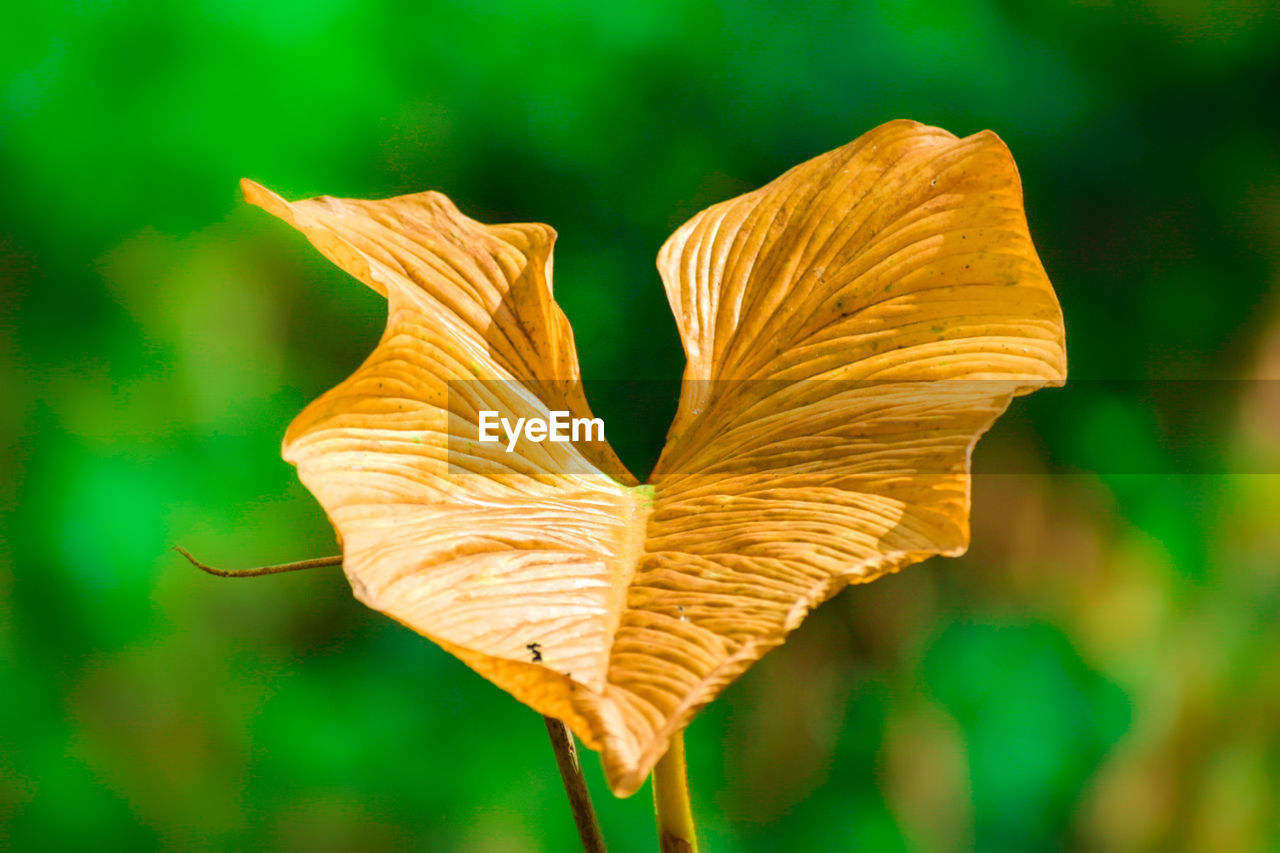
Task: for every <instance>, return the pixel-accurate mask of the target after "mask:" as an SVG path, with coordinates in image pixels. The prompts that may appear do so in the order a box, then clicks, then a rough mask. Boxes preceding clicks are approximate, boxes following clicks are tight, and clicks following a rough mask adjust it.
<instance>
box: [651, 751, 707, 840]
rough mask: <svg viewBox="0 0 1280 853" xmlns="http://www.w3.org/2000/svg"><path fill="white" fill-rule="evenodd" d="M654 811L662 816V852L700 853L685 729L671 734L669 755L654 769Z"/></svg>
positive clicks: (659, 824)
mask: <svg viewBox="0 0 1280 853" xmlns="http://www.w3.org/2000/svg"><path fill="white" fill-rule="evenodd" d="M653 810H654V812H655V813H656V815H657V818H658V849H659V850H661V851H662V853H698V836H697V833H696V831H695V830H694V828H693V809H692V807H691V806H690V805H689V777H688V772H687V770H686V769H685V762H684V732H683V731H679V732H676V733H675V734H674V735H672V736H671V744H670V745H669V746H668V747H667V754H666V755H664V756H662V758H660V759H658V763H657V765H656V766H655V767H654V768H653Z"/></svg>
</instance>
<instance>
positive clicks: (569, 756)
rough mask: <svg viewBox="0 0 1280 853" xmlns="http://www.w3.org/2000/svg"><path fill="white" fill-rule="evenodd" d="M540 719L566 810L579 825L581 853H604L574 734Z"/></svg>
mask: <svg viewBox="0 0 1280 853" xmlns="http://www.w3.org/2000/svg"><path fill="white" fill-rule="evenodd" d="M542 719H543V721H544V722H546V724H547V734H548V735H550V736H551V748H552V749H554V750H555V752H556V765H557V766H558V767H559V768H560V779H561V781H563V782H564V792H565V793H566V794H568V795H569V807H570V808H571V809H573V822H574V823H576V824H577V825H578V837H579V838H581V839H582V850H583V853H607V852H606V850H605V846H604V833H602V832H601V831H600V821H599V820H598V819H597V818H596V810H595V808H593V807H592V805H591V794H590V793H588V792H587V780H586V779H584V778H583V776H582V765H581V764H579V763H578V748H577V747H576V746H574V743H573V734H572V733H570V731H569V727H568V726H566V725H565V724H564V723H563V722H561V721H560V720H557V719H556V718H555V717H545V716H544V717H543V718H542Z"/></svg>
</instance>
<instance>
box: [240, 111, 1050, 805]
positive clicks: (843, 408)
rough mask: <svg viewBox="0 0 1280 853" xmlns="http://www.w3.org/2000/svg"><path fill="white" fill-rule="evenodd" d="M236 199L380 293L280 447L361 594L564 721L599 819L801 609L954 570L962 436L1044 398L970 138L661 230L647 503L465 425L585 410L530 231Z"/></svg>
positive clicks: (1045, 332)
mask: <svg viewBox="0 0 1280 853" xmlns="http://www.w3.org/2000/svg"><path fill="white" fill-rule="evenodd" d="M245 193H246V197H248V198H249V200H250V201H253V202H254V203H256V204H259V205H260V206H262V207H264V208H265V209H267V210H269V211H270V212H272V213H274V214H276V215H277V216H279V217H280V218H282V219H284V220H285V221H287V222H289V223H291V224H293V225H294V226H295V227H297V228H298V229H299V230H301V231H302V232H303V233H304V234H306V235H307V237H308V238H309V239H310V240H311V241H312V242H313V243H314V244H315V245H316V246H317V248H319V249H320V250H321V251H322V252H324V254H325V255H326V256H328V257H329V258H330V259H332V260H333V261H334V262H335V263H337V264H338V265H339V266H341V267H342V268H343V269H345V270H347V271H348V272H349V273H351V274H352V275H354V276H355V277H356V278H359V279H360V280H361V281H363V282H365V283H366V284H368V285H369V286H371V287H373V288H374V289H375V290H377V291H378V292H380V293H383V294H385V295H386V296H387V299H388V305H389V309H388V310H389V314H388V321H387V330H386V333H385V334H384V336H383V338H382V340H381V342H380V343H379V345H378V347H377V348H376V349H375V350H374V352H373V354H372V355H371V356H370V358H369V360H368V361H367V362H366V363H365V364H364V365H363V366H362V367H361V368H360V369H359V370H358V371H357V372H356V373H355V374H354V375H353V376H352V377H351V378H349V379H348V380H347V381H346V382H344V383H342V384H341V385H340V386H338V387H337V388H335V389H334V390H333V391H330V392H329V393H327V394H325V395H324V396H322V397H321V398H320V399H318V400H317V401H316V402H315V403H313V404H312V405H311V406H309V407H308V408H307V409H306V410H305V411H303V413H302V414H301V415H300V416H299V417H298V419H297V420H296V421H295V422H294V424H293V425H292V426H291V427H290V429H289V432H288V435H287V436H286V438H285V447H284V453H285V457H286V458H287V459H288V460H289V461H291V462H293V463H294V464H295V465H297V466H298V471H299V475H300V476H301V478H302V480H303V482H304V483H305V484H306V485H307V487H308V488H309V489H311V491H312V492H313V493H314V494H315V495H316V497H317V498H318V499H319V501H320V503H321V504H322V505H323V506H324V507H325V509H326V511H327V512H328V513H329V517H330V519H331V520H332V521H333V524H334V527H335V528H336V530H337V531H338V535H339V537H340V540H341V541H342V543H343V553H344V566H345V570H346V572H347V575H348V577H349V578H350V580H351V584H352V587H353V589H354V590H355V593H356V595H357V596H358V597H359V598H360V599H361V600H362V601H364V602H365V603H367V604H368V605H369V606H371V607H374V608H376V609H378V610H381V611H383V612H385V613H387V614H389V615H391V616H393V617H394V618H396V619H398V620H400V621H401V622H403V623H404V624H406V625H408V626H409V627H410V628H412V629H414V630H415V631H418V632H419V633H421V634H423V635H425V636H427V637H429V638H431V639H432V640H434V641H436V642H437V643H439V644H440V645H441V646H443V647H444V648H446V649H448V650H449V651H450V652H452V653H453V654H455V655H457V656H458V657H460V658H461V659H462V660H464V661H465V662H466V663H467V664H468V665H470V666H471V667H473V668H474V669H475V670H476V671H478V672H479V673H481V674H482V675H484V676H485V677H486V678H489V679H490V680H492V681H493V682H494V683H496V684H498V685H499V686H500V687H502V688H503V689H505V690H507V691H509V692H511V693H512V694H513V695H514V696H516V697H517V698H518V699H520V700H521V701H523V702H525V703H527V704H528V705H530V706H532V707H533V708H535V709H537V710H538V711H540V712H542V713H544V714H548V715H552V716H556V717H560V718H562V719H564V720H565V721H566V722H567V723H568V724H569V726H570V727H571V728H572V729H573V730H574V731H575V732H576V733H577V734H578V735H579V737H581V738H582V740H583V741H584V743H586V744H587V745H588V746H590V747H592V748H594V749H598V750H600V751H601V753H602V757H603V761H604V767H605V771H606V774H607V776H608V779H609V782H610V785H611V786H612V787H613V789H614V791H615V792H616V793H618V794H620V795H626V794H629V793H631V792H633V791H634V790H635V789H636V788H637V787H638V786H639V785H640V784H641V782H642V781H643V779H644V777H645V776H646V775H647V774H648V772H649V770H650V769H651V768H652V766H653V764H654V763H655V762H656V761H657V760H658V758H659V757H661V755H662V753H663V752H664V751H665V749H666V745H667V743H668V741H669V739H670V738H671V736H672V735H673V734H675V733H676V732H678V731H680V730H681V729H682V728H683V727H684V726H685V725H686V724H687V723H688V721H689V719H690V718H691V717H692V716H693V715H694V714H695V713H696V712H697V710H698V709H699V708H700V707H702V706H703V705H705V704H706V703H707V702H709V701H711V700H712V699H713V698H714V697H715V696H716V695H717V694H718V693H719V692H720V691H721V690H722V689H724V687H725V686H726V685H727V684H729V683H730V682H731V681H732V680H733V679H734V678H736V677H737V676H738V675H739V674H741V673H742V672H743V671H744V670H745V669H746V668H747V667H749V666H750V665H751V663H752V662H754V661H755V660H758V659H759V658H760V656H761V655H763V654H764V653H765V652H767V651H768V650H769V649H771V648H773V647H775V646H777V645H779V644H780V643H782V642H783V641H784V640H785V638H786V636H787V634H788V633H789V632H790V631H792V630H793V629H794V628H795V627H796V626H797V625H799V623H800V621H801V620H802V619H803V618H804V616H805V614H806V613H807V612H808V611H809V610H810V609H812V608H813V607H814V606H816V605H817V604H819V603H821V602H822V601H823V600H825V599H826V598H828V597H830V596H831V595H833V594H834V593H835V592H837V591H839V590H840V589H841V588H843V587H844V586H845V585H847V584H849V583H851V582H862V581H868V580H872V579H874V578H875V577H877V576H879V575H881V574H883V573H885V572H888V571H894V570H897V569H899V568H901V567H903V566H905V565H907V564H909V563H913V562H916V561H919V560H922V559H924V558H926V557H928V556H931V555H933V554H948V555H954V554H959V553H961V552H962V551H963V550H964V549H965V547H966V546H967V544H968V504H969V475H968V465H969V455H970V452H971V450H972V447H973V445H974V443H975V442H976V440H977V438H978V436H980V435H981V434H982V432H984V431H985V430H986V429H987V427H989V426H990V424H991V422H992V421H993V420H994V419H995V417H997V416H998V415H999V414H1000V412H1002V411H1003V410H1004V408H1005V407H1006V406H1007V405H1008V403H1009V400H1010V399H1011V398H1012V397H1013V396H1014V395H1016V394H1020V393H1025V392H1027V391H1029V390H1032V389H1034V388H1037V387H1040V386H1042V385H1045V384H1060V383H1061V382H1062V381H1063V380H1064V379H1065V371H1066V368H1065V353H1064V343H1063V327H1062V316H1061V311H1060V309H1059V307H1058V303H1057V300H1056V298H1055V296H1054V293H1053V290H1052V288H1051V286H1050V285H1049V282H1048V279H1047V278H1046V276H1045V274H1044V270H1043V268H1042V267H1041V265H1040V262H1039V259H1038V258H1037V257H1036V254H1035V250H1034V248H1033V247H1032V244H1031V240H1030V237H1029V235H1028V232H1027V226H1026V222H1025V218H1024V214H1023V210H1022V197H1021V187H1020V184H1019V180H1018V175H1017V170H1016V168H1015V166H1014V164H1013V160H1012V158H1011V157H1010V155H1009V153H1008V151H1007V149H1006V148H1005V147H1004V145H1003V143H1001V142H1000V140H999V139H998V138H997V137H996V136H995V135H994V134H991V133H989V132H986V133H980V134H977V135H975V136H972V137H968V138H966V139H959V140H958V139H956V138H955V137H953V136H952V135H950V134H948V133H946V132H945V131H942V130H939V129H937V128H929V127H925V126H923V125H919V124H916V123H914V122H905V121H898V122H891V123H889V124H887V125H884V126H882V127H879V128H877V129H875V130H873V131H871V132H870V133H868V134H866V135H864V136H863V137H861V138H859V139H858V140H855V141H854V142H852V143H850V144H849V145H846V146H844V147H842V148H838V149H836V150H834V151H832V152H829V153H827V154H824V155H822V156H820V157H817V158H815V159H813V160H810V161H809V162H807V163H804V164H801V165H800V166H797V167H796V168H794V169H792V170H791V171H789V172H787V173H786V174H784V175H783V176H781V177H780V178H778V179H777V180H775V181H773V182H772V183H770V184H769V185H767V186H765V187H763V188H761V189H760V190H757V191H755V192H752V193H748V194H746V195H743V196H740V197H738V198H736V199H732V200H730V201H727V202H724V203H722V204H718V205H715V206H714V207H711V208H709V209H707V210H705V211H703V212H702V213H700V214H698V215H697V216H695V217H694V218H693V219H692V220H690V221H689V222H688V223H686V224H685V225H684V226H682V227H681V228H680V229H679V230H677V231H676V233H675V234H674V235H672V237H671V238H670V239H669V240H668V241H667V243H666V244H665V245H664V246H663V248H662V251H661V253H660V254H659V270H660V271H661V273H662V277H663V280H664V282H665V285H666V289H667V295H668V298H669V300H670V302H671V306H672V310H673V312H674V313H675V316H676V322H677V324H678V326H679V328H680V333H681V337H682V339H683V342H684V347H685V352H686V355H687V357H688V364H687V367H686V370H685V377H684V384H683V390H682V394H681V400H680V407H679V411H678V413H677V415H676V419H675V422H674V423H673V425H672V427H671V431H670V434H669V436H668V441H667V446H666V448H665V449H664V451H663V454H662V457H661V459H660V460H659V463H658V465H657V467H656V469H655V471H654V474H653V475H652V477H651V478H650V484H649V485H646V486H636V485H635V481H634V479H633V478H632V477H631V475H630V474H628V473H627V472H626V471H625V469H624V468H623V466H622V465H621V463H620V462H619V461H618V459H617V457H616V456H615V455H614V454H613V452H612V451H611V450H610V449H609V448H608V447H607V445H605V444H604V443H603V442H589V441H585V440H583V441H579V442H574V443H559V444H558V443H533V442H527V441H526V442H523V443H520V444H519V445H518V447H519V448H520V452H519V453H507V452H506V448H505V447H504V446H503V445H502V444H501V443H498V444H494V443H486V442H481V441H479V440H478V436H479V412H480V411H482V410H497V411H501V412H502V413H503V414H504V416H506V417H510V418H512V419H514V418H517V417H542V418H546V417H547V415H548V412H551V411H557V410H563V411H567V412H569V413H571V414H572V416H573V417H584V418H585V417H590V411H589V409H588V407H587V404H586V401H585V399H584V397H583V395H582V391H581V384H580V382H579V381H578V380H579V376H578V364H577V356H576V352H575V350H574V346H573V339H572V334H571V331H570V329H569V327H568V323H567V322H566V321H565V318H564V316H563V314H561V312H560V310H559V308H558V307H557V306H556V304H555V302H554V300H553V298H552V295H551V283H550V267H551V245H552V242H553V241H554V232H553V231H552V230H551V229H550V228H549V227H547V226H545V225H498V226H489V225H482V224H480V223H478V222H475V221H474V220H471V219H468V218H467V217H465V216H463V215H462V214H460V213H459V212H458V211H457V209H456V208H455V207H454V206H453V205H452V204H451V203H450V202H449V201H448V199H447V198H445V197H444V196H442V195H440V194H438V193H421V194H418V195H411V196H402V197H400V198H394V199H388V200H385V201H378V202H368V201H350V200H338V199H330V198H320V199H313V200H309V201H303V202H296V203H293V204H289V203H286V202H285V201H283V200H282V199H280V198H279V197H278V196H275V195H273V194H271V193H269V192H268V191H266V190H264V189H263V188H261V187H259V186H258V185H256V184H252V183H250V182H245ZM463 448H465V449H463Z"/></svg>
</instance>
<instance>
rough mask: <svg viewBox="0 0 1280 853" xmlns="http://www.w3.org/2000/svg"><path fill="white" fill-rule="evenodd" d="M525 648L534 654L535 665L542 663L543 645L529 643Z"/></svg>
mask: <svg viewBox="0 0 1280 853" xmlns="http://www.w3.org/2000/svg"><path fill="white" fill-rule="evenodd" d="M525 648H526V649H528V650H529V651H530V652H532V653H533V662H534V663H539V662H541V661H542V643H529V644H527V645H526V646H525Z"/></svg>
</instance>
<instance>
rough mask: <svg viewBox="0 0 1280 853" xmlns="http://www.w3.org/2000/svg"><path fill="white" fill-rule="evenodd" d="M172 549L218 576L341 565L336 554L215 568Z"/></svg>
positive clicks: (245, 576)
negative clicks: (261, 564) (246, 566)
mask: <svg viewBox="0 0 1280 853" xmlns="http://www.w3.org/2000/svg"><path fill="white" fill-rule="evenodd" d="M173 550H175V551H177V552H178V553H179V554H181V555H182V556H184V557H186V558H187V560H188V561H189V562H190V563H191V565H193V566H195V567H196V568H197V569H200V570H201V571H202V572H208V573H209V574H211V575H217V576H218V577H220V578H256V577H259V576H261V575H278V574H280V573H281V572H297V571H301V570H302V569H318V568H320V567H322V566H340V565H342V555H341V554H338V555H337V556H334V557H316V558H315V559H314V560H298V561H297V562H296V563H280V564H278V565H275V566H262V567H261V568H257V569H215V568H214V567H213V566H209V565H205V564H204V563H202V562H200V561H199V560H197V559H196V558H195V557H193V556H191V552H190V551H188V550H187V549H186V548H183V547H182V546H180V545H174V546H173Z"/></svg>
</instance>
